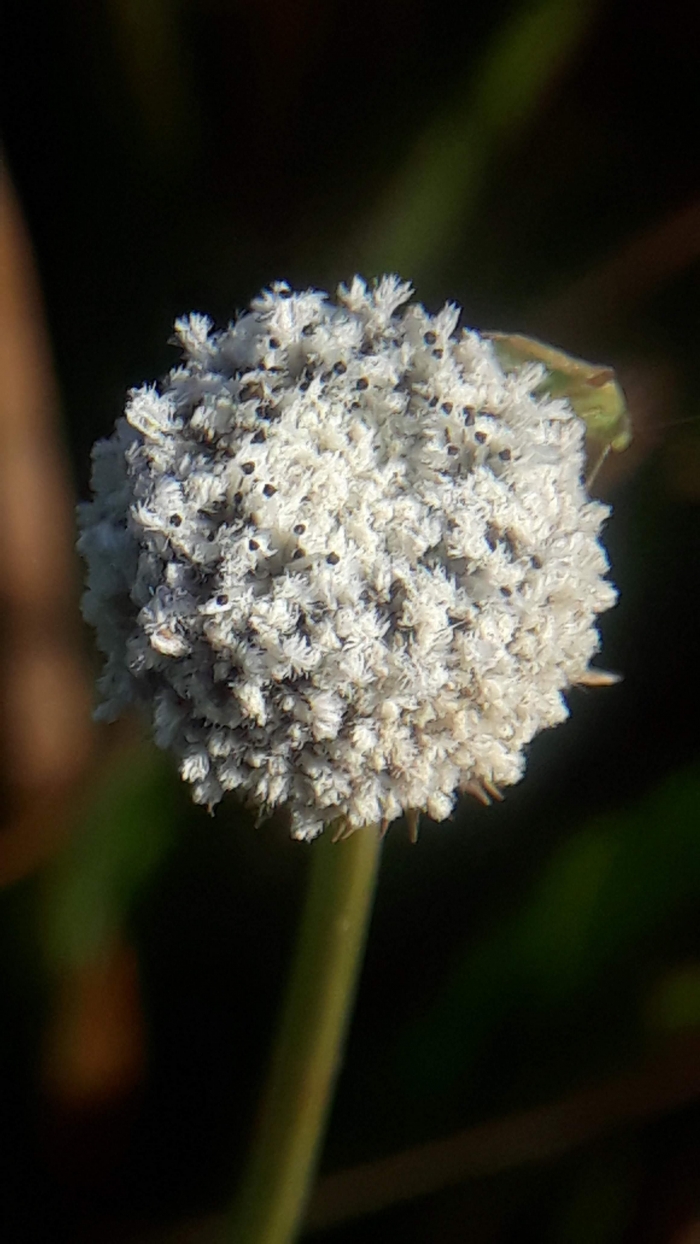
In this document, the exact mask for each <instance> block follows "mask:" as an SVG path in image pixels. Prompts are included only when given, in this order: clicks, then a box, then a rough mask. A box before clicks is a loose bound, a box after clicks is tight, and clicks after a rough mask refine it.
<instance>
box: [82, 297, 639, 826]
mask: <svg viewBox="0 0 700 1244" xmlns="http://www.w3.org/2000/svg"><path fill="white" fill-rule="evenodd" d="M411 293H412V290H411V287H410V285H409V284H407V283H406V282H402V281H400V280H399V279H398V278H397V277H395V276H387V277H384V278H383V279H382V280H381V281H380V282H379V283H378V284H377V285H376V287H375V288H370V287H368V286H367V284H366V283H365V282H364V281H363V280H362V279H361V278H359V277H355V278H354V280H353V281H352V282H351V283H350V284H349V286H348V287H345V286H341V287H340V288H339V290H338V300H337V303H333V302H332V301H331V300H330V299H329V298H328V296H327V295H326V294H324V293H323V292H320V291H316V290H306V291H303V292H295V291H293V290H291V289H290V287H289V286H288V285H287V284H286V283H285V282H276V283H274V284H273V285H272V286H271V288H270V289H268V290H265V291H263V293H262V294H261V295H260V296H259V297H258V298H256V299H255V300H254V301H253V302H252V304H251V308H250V310H249V311H248V312H246V313H245V314H243V315H241V316H239V318H238V319H237V320H236V321H235V322H234V323H232V324H231V325H229V327H228V328H227V329H225V330H223V331H216V330H215V329H214V327H213V325H212V323H211V321H210V320H209V319H207V317H206V316H202V315H189V316H184V317H183V318H182V319H180V320H178V321H177V324H176V326H175V327H176V334H177V339H178V340H179V342H180V344H181V346H182V349H183V354H184V358H183V362H182V363H181V364H180V365H178V366H177V367H176V368H174V369H173V371H172V372H171V373H170V375H169V377H168V378H167V379H166V380H165V382H164V383H163V385H161V386H160V387H158V388H156V387H154V386H146V387H143V388H141V389H137V390H134V392H133V393H132V394H131V395H130V398H129V402H128V405H127V409H126V419H121V420H120V421H119V423H118V425H117V428H116V430H115V433H114V435H113V436H112V437H111V438H110V439H109V440H107V441H101V442H99V443H98V444H97V445H96V447H95V450H94V456H93V479H92V484H93V494H94V498H93V500H92V502H90V503H89V504H87V505H84V506H81V507H80V513H79V520H80V527H81V536H80V542H79V547H80V550H81V552H82V553H83V555H84V556H85V558H86V560H87V563H88V568H89V577H88V589H87V592H86V595H85V598H84V606H83V607H84V612H85V616H86V617H87V618H88V620H89V621H90V622H91V623H92V624H93V625H94V626H95V627H96V629H97V634H98V642H99V644H100V646H101V648H102V650H103V651H104V652H105V654H106V657H107V661H106V665H105V670H104V673H103V675H102V678H101V680H100V689H101V692H102V695H103V703H102V706H101V708H100V709H99V710H98V711H99V714H100V716H102V717H105V718H107V719H113V718H114V717H115V716H117V715H118V713H119V712H120V711H121V710H122V709H123V708H124V707H125V706H127V705H128V704H129V703H131V702H134V701H137V702H142V703H143V702H146V703H148V704H150V708H151V712H152V716H153V725H154V733H155V738H156V741H157V743H158V744H159V746H162V747H169V748H172V749H173V750H174V751H175V752H176V753H177V755H178V757H179V760H180V771H181V773H182V776H183V778H184V779H185V780H186V781H188V782H190V783H192V786H193V795H194V798H195V799H196V800H197V801H198V802H201V803H205V804H208V805H210V806H211V805H213V804H215V803H216V802H217V801H218V800H219V799H220V798H221V797H222V794H223V793H224V792H225V791H228V790H238V791H240V792H241V793H242V794H243V795H244V796H246V797H247V798H248V799H250V801H251V802H252V803H254V804H255V805H257V806H258V808H260V809H261V811H267V810H269V809H271V808H272V807H273V806H275V805H276V804H280V803H286V804H288V806H289V808H290V811H291V816H292V832H293V833H294V835H295V836H296V837H299V838H312V837H314V836H315V835H316V834H317V833H319V832H320V830H321V829H322V828H323V825H324V824H325V823H328V822H331V821H335V820H337V818H338V817H345V818H346V821H347V824H349V825H350V826H359V825H362V824H364V823H366V822H369V821H390V820H392V819H394V818H395V817H397V816H400V815H401V813H402V811H406V810H408V809H414V808H425V809H426V810H427V812H428V813H429V814H430V816H432V817H433V818H434V819H436V820H443V819H444V818H445V817H447V816H449V815H450V813H451V811H452V809H453V806H454V802H455V798H456V794H457V791H458V790H459V789H460V788H465V787H466V788H467V789H468V788H469V784H470V783H472V784H474V783H477V784H478V783H479V782H480V781H483V782H486V783H487V784H491V783H493V784H496V785H499V784H500V785H504V786H505V785H508V784H510V783H513V782H517V781H518V780H519V778H520V777H521V776H522V772H523V768H524V763H525V760H524V749H525V748H526V747H527V744H528V743H529V742H530V740H531V739H532V738H533V737H534V735H536V734H537V733H538V732H539V731H540V730H542V729H544V728H546V727H548V726H552V725H555V724H556V723H557V722H560V721H562V720H563V719H564V718H565V717H566V715H567V711H568V710H567V706H566V702H565V699H564V693H565V692H566V690H567V688H568V687H569V686H570V685H571V684H572V683H573V682H576V681H577V680H579V679H580V678H581V677H582V676H583V675H584V674H585V671H586V669H587V667H588V663H589V661H590V659H591V657H592V656H593V655H594V654H595V652H596V650H597V647H598V635H597V632H596V629H595V620H596V615H597V614H598V613H600V612H602V611H603V610H605V609H608V608H610V607H611V606H612V605H613V604H614V602H615V599H616V593H615V589H614V588H613V586H612V585H611V584H610V583H609V582H608V581H607V579H606V578H605V575H606V571H607V560H606V556H605V552H604V550H603V548H602V547H601V545H600V544H599V542H598V536H599V533H600V529H601V525H602V523H603V521H604V519H605V517H606V514H607V510H606V507H605V506H602V505H600V504H598V503H597V502H592V501H590V499H589V498H588V496H587V495H586V491H585V488H584V485H583V483H582V480H581V474H582V470H583V468H584V457H583V439H584V438H583V433H584V429H583V425H582V424H581V422H580V420H578V419H577V418H576V417H575V415H574V414H573V412H572V410H571V409H570V407H569V406H568V405H567V404H566V402H563V401H551V400H545V399H542V398H539V397H538V396H537V395H536V389H537V386H538V384H539V383H540V382H541V379H542V371H541V368H539V367H537V366H535V367H524V368H522V369H521V370H520V371H519V372H518V373H515V374H508V375H506V374H504V373H503V372H502V371H501V368H500V366H499V364H498V360H497V358H496V355H495V353H494V350H493V347H492V344H491V343H490V342H489V341H487V340H485V339H482V338H481V337H480V336H479V334H478V333H476V332H474V331H473V330H462V331H458V330H457V321H458V318H459V308H458V307H456V306H454V305H453V304H448V305H446V306H445V307H444V308H443V309H442V310H441V311H440V312H438V314H437V315H430V314H429V313H428V312H427V311H426V310H425V309H424V308H423V307H421V306H418V305H415V304H414V305H410V306H408V307H407V308H405V309H402V308H404V304H405V303H406V302H407V301H408V299H409V298H410V296H411Z"/></svg>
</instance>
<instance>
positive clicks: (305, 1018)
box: [224, 825, 380, 1244]
mask: <svg viewBox="0 0 700 1244" xmlns="http://www.w3.org/2000/svg"><path fill="white" fill-rule="evenodd" d="M310 853H311V861H310V869H311V871H310V877H309V881H308V889H307V894H306V898H305V902H304V909H303V913H302V918H301V926H300V930H299V934H298V939H297V945H296V951H295V955H294V961H293V964H292V968H291V974H290V977H289V981H288V985H287V993H286V997H285V1001H284V1004H283V1009H282V1013H281V1017H280V1023H279V1027H278V1031H277V1036H276V1040H275V1045H274V1049H273V1055H272V1063H271V1066H270V1071H269V1073H268V1080H267V1086H266V1089H265V1093H264V1096H263V1101H262V1107H261V1111H260V1116H259V1119H258V1124H257V1128H256V1132H255V1135H254V1137H253V1143H252V1149H251V1155H250V1158H249V1161H248V1166H247V1169H246V1170H245V1171H244V1175H243V1180H242V1183H241V1189H240V1193H239V1196H238V1199H237V1202H236V1204H235V1205H234V1208H233V1211H232V1213H231V1215H230V1216H229V1218H228V1221H227V1231H226V1232H225V1234H224V1238H225V1239H226V1240H227V1241H230V1242H231V1244H290V1241H292V1240H294V1239H295V1238H296V1236H297V1233H298V1231H299V1229H300V1227H301V1224H302V1220H303V1215H304V1211H305V1208H306V1203H307V1199H308V1195H309V1192H310V1189H311V1183H312V1180H313V1177H314V1174H315V1170H316V1162H317V1158H318V1154H319V1149H320V1143H321V1140H322V1139H323V1134H324V1130H325V1123H326V1119H327V1116H328V1111H329V1106H330V1102H331V1097H332V1092H333V1088H334V1085H335V1080H336V1077H337V1074H338V1070H339V1066H340V1062H341V1058H342V1053H343V1046H344V1041H345V1035H346V1033H347V1029H348V1024H349V1020H350V1015H351V1012H352V1005H353V1001H354V997H355V988H356V984H357V979H358V975H359V968H360V965H361V962H362V952H363V950H364V945H365V939H366V934H367V928H368V925H369V919H370V914H371V910H372V900H373V896H374V890H375V883H376V877H377V865H378V862H379V853H380V835H379V830H378V828H377V826H376V825H368V826H366V827H365V828H364V829H361V830H358V831H357V832H355V833H354V834H352V835H351V837H349V838H347V839H345V840H343V841H340V842H333V841H332V839H331V835H330V833H329V832H328V831H326V832H325V833H324V834H323V835H322V837H321V838H319V839H318V841H316V842H314V843H313V844H312V845H311V847H310Z"/></svg>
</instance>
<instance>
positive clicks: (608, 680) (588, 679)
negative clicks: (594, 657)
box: [576, 669, 622, 687]
mask: <svg viewBox="0 0 700 1244" xmlns="http://www.w3.org/2000/svg"><path fill="white" fill-rule="evenodd" d="M618 682H622V674H613V673H611V672H610V670H595V669H590V670H586V672H585V674H582V675H581V677H580V678H577V679H576V685H577V686H579V687H614V686H615V685H616V683H618Z"/></svg>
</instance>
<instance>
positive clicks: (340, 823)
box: [331, 816, 352, 842]
mask: <svg viewBox="0 0 700 1244" xmlns="http://www.w3.org/2000/svg"><path fill="white" fill-rule="evenodd" d="M333 825H334V826H335V832H334V834H333V837H332V839H331V841H332V842H342V841H343V839H344V838H349V837H350V834H349V833H348V829H349V828H350V827H349V824H348V819H347V817H346V816H339V817H338V819H337V821H333ZM350 833H352V830H350Z"/></svg>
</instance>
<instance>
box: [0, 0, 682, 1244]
mask: <svg viewBox="0 0 700 1244" xmlns="http://www.w3.org/2000/svg"><path fill="white" fill-rule="evenodd" d="M1 56H2V65H1V72H0V101H1V102H0V137H1V140H2V144H3V168H2V189H1V195H2V201H1V211H0V519H1V530H2V542H1V543H0V572H1V573H0V596H1V599H0V625H1V627H2V640H3V642H2V647H1V648H0V679H1V683H0V686H1V690H2V697H3V713H2V727H1V730H2V736H1V742H2V791H3V801H2V806H3V819H4V829H3V831H2V836H0V881H1V882H2V883H3V886H2V889H1V890H0V1008H1V1012H0V1207H1V1208H0V1215H2V1217H3V1219H4V1221H5V1224H6V1225H5V1227H4V1229H3V1238H5V1239H7V1240H12V1241H19V1242H22V1241H25V1240H26V1241H34V1240H37V1241H42V1244H43V1242H45V1241H47V1240H54V1239H55V1240H59V1239H70V1240H71V1241H77V1242H78V1244H80V1242H82V1241H85V1242H86V1244H87V1242H89V1244H94V1242H95V1241H108V1242H112V1241H113V1242H114V1244H122V1242H124V1244H127V1242H128V1244H146V1242H149V1244H150V1242H151V1241H156V1240H158V1241H163V1242H164V1241H166V1240H168V1241H175V1240H179V1241H182V1242H184V1241H188V1244H189V1242H190V1241H200V1240H204V1239H205V1238H206V1239H210V1238H212V1234H211V1233H212V1231H214V1232H215V1231H216V1223H217V1217H216V1215H217V1213H219V1212H221V1210H222V1208H223V1206H224V1205H225V1204H226V1203H227V1201H228V1199H229V1197H230V1194H231V1190H232V1188H233V1187H234V1185H235V1181H236V1177H237V1174H238V1171H239V1169H240V1164H241V1159H242V1155H243V1153H244V1152H245V1146H246V1143H247V1138H248V1135H249V1129H250V1126H251V1120H252V1117H253V1111H254V1103H255V1100H256V1094H257V1091H258V1089H259V1085H260V1080H261V1076H262V1073H263V1070H264V1065H265V1059H266V1055H267V1051H268V1047H269V1040H270V1034H271V1031H272V1025H273V1023H274V1016H275V1012H276V1004H277V1000H278V997H279V991H280V987H281V983H282V981H283V978H284V972H285V968H286V965H287V962H288V958H289V953H290V948H291V945H292V940H293V936H294V928H295V922H296V917H297V913H298V908H299V903H300V899H301V895H302V893H303V885H304V878H305V873H306V869H307V865H308V852H309V848H308V847H306V846H304V845H303V844H295V843H292V842H291V841H289V840H288V839H287V837H286V831H285V827H284V825H283V823H282V822H280V823H277V822H274V821H273V822H272V823H270V824H268V825H265V826H263V827H260V828H259V829H255V828H254V826H253V825H252V823H251V822H250V820H249V819H247V817H246V816H245V815H244V814H243V813H242V812H241V811H240V810H239V809H238V808H237V807H236V805H235V804H234V803H229V804H228V805H224V806H222V807H221V808H220V809H219V810H217V813H216V816H215V817H214V818H209V817H208V816H207V815H206V813H204V812H203V811H202V810H201V809H194V808H193V807H192V806H191V805H190V804H189V801H188V798H187V795H186V792H184V791H183V790H182V789H181V788H180V786H179V783H178V780H177V777H176V775H175V774H174V772H173V769H172V767H171V765H170V763H169V762H168V759H167V758H164V757H162V756H161V755H159V754H157V753H155V752H154V751H153V749H152V748H151V746H150V744H149V743H148V740H147V738H146V737H145V735H144V733H143V731H142V727H141V726H140V725H139V723H138V722H134V721H130V722H125V723H122V724H120V725H118V726H114V727H110V728H109V729H105V730H99V731H98V730H96V729H95V728H94V727H93V726H92V725H91V723H90V717H89V711H90V701H91V696H92V692H91V685H92V680H93V677H94V673H95V671H96V669H97V668H98V665H99V662H98V660H97V657H96V654H95V652H94V650H93V648H92V646H91V636H90V635H89V634H88V633H87V632H86V631H85V630H83V629H82V627H81V623H80V619H79V614H78V605H77V601H78V597H79V591H80V576H81V570H80V567H79V566H78V565H77V563H76V561H75V558H74V555H73V552H72V546H73V539H74V536H73V507H74V504H75V501H76V499H77V498H79V497H85V496H86V493H87V481H88V475H89V452H90V447H91V444H92V442H93V441H94V440H95V438H97V437H98V436H103V435H106V434H107V433H108V432H109V430H110V428H111V426H112V424H113V421H114V419H115V418H116V417H117V415H118V414H119V413H120V411H121V409H122V405H123V401H124V394H125V391H126V390H127V389H128V387H129V386H130V385H133V384H136V383H140V382H142V381H143V380H146V379H155V378H157V377H158V376H159V375H160V374H162V373H163V372H164V371H165V370H167V368H168V367H169V366H171V365H172V363H173V360H174V357H175V355H174V351H173V349H172V346H170V345H168V338H169V337H170V335H171V331H172V328H171V326H172V322H173V319H174V318H175V317H176V316H177V315H179V314H181V313H182V312H185V311H189V310H201V311H206V312H208V313H209V314H211V315H212V316H213V317H214V318H215V319H216V320H217V321H218V322H220V323H225V322H226V320H227V318H228V317H230V316H231V315H232V314H233V313H234V312H235V311H236V310H237V309H239V308H242V307H243V306H245V304H246V303H247V302H248V300H249V299H250V298H251V297H252V296H253V295H254V294H255V293H256V292H257V291H258V290H259V289H260V288H261V287H262V286H263V285H265V284H267V283H269V282H270V281H271V280H273V279H275V278H280V277H284V278H286V279H288V280H290V281H291V282H292V283H294V284H297V285H299V284H300V285H302V286H304V285H307V284H313V285H315V286H318V287H321V288H332V287H333V286H334V285H335V284H336V283H337V282H338V281H339V280H344V279H347V278H348V277H350V276H352V274H353V273H354V272H356V271H360V272H362V273H364V274H365V275H367V276H371V275H374V274H380V273H382V272H384V271H387V270H389V271H394V270H397V271H399V272H400V273H401V274H402V276H404V277H408V278H411V279H412V280H413V281H414V283H415V285H416V288H417V292H418V295H419V296H420V298H421V299H422V300H423V301H424V302H425V303H426V304H427V305H428V306H429V307H430V308H431V309H437V308H438V306H439V305H441V303H442V302H444V301H445V300H446V299H448V298H449V299H452V300H456V301H458V302H460V303H461V305H462V306H463V307H464V322H465V323H468V324H471V325H474V326H476V327H484V328H500V329H508V330H514V331H515V330H518V331H525V332H529V333H531V334H537V335H540V336H542V337H545V338H547V339H550V340H552V341H554V342H556V344H557V345H559V346H560V347H563V348H565V349H567V350H569V351H570V352H573V353H577V354H581V355H583V356H584V357H588V358H592V359H595V360H596V361H597V360H601V361H604V362H610V363H612V364H614V365H615V366H616V367H617V368H618V370H619V375H620V377H621V380H622V382H623V384H624V386H625V388H626V390H627V393H628V396H629V400H630V406H631V410H632V417H633V421H634V426H635V441H634V445H633V447H632V448H631V449H630V450H629V451H628V452H627V453H626V454H624V455H620V456H619V457H617V458H616V459H610V460H609V461H608V463H607V464H606V466H605V468H604V470H603V471H601V473H600V475H599V477H598V479H597V481H596V485H595V490H596V493H597V495H599V496H601V497H602V498H603V499H605V500H606V501H609V502H610V503H611V504H612V505H613V507H614V516H613V518H612V519H611V520H610V523H609V526H608V529H607V535H606V543H607V546H608V549H609V552H610V557H611V562H612V567H613V570H612V573H613V576H614V579H615V581H616V583H617V584H618V585H619V587H620V591H621V597H620V603H619V605H618V607H617V608H616V609H615V610H614V611H613V612H611V613H610V614H609V615H607V616H605V617H604V618H603V619H602V635H603V649H604V658H603V661H602V663H603V664H604V665H605V666H606V667H608V668H610V669H614V670H619V671H622V672H623V673H624V681H623V683H622V684H621V685H620V686H619V687H616V688H612V689H608V690H602V691H598V692H592V691H589V692H585V691H579V692H576V693H574V694H572V696H571V709H572V715H571V719H570V721H569V722H568V724H566V725H565V726H563V727H560V728H559V729H558V730H556V731H554V732H552V733H551V734H549V735H545V736H542V737H540V738H539V739H538V740H537V741H536V742H535V743H534V745H533V746H532V748H531V755H530V765H529V770H528V774H527V777H526V779H525V780H524V781H523V783H522V784H521V785H520V786H519V787H517V788H515V789H513V790H512V791H510V792H509V793H508V797H507V799H506V801H505V803H504V804H503V805H501V806H498V807H493V808H490V809H483V808H480V807H479V806H477V805H476V804H475V803H467V802H465V803H464V804H463V805H460V807H459V809H458V811H457V813H456V815H455V817H454V820H453V821H450V822H446V823H444V824H442V825H439V826H438V825H433V824H431V823H430V822H426V823H425V825H424V828H423V830H422V833H421V839H420V842H419V844H418V845H417V846H415V847H414V846H411V845H410V844H409V842H408V838H407V834H406V833H405V831H404V829H403V828H402V827H401V825H400V824H397V825H395V826H394V827H393V829H392V831H391V834H390V835H389V838H388V840H387V843H386V848H385V852H384V858H383V863H382V870H381V878H380V885H379V893H378V899H377V907H376V914H375V917H374V922H373V927H372V931H371V937H370V943H369V949H368V954H367V961H366V967H365V971H364V975H363V978H362V985H361V990H360V996H359V999H358V1005H357V1012H356V1017H355V1021H354V1025H353V1029H352V1034H351V1039H350V1043H349V1048H348V1051H347V1058H346V1062H345V1066H344V1069H343V1072H342V1077H341V1081H340V1084H339V1089H338V1094H337V1099H336V1103H335V1106H334V1109H333V1115H332V1119H331V1124H330V1130H329V1134H328V1137H327V1142H326V1145H325V1148H324V1153H323V1162H322V1173H321V1182H320V1184H319V1187H318V1189H317V1192H316V1195H315V1198H314V1201H313V1203H312V1205H311V1208H310V1211H309V1229H310V1230H311V1229H313V1230H314V1231H315V1232H316V1235H315V1236H314V1237H313V1238H315V1239H318V1240H319V1244H355V1241H359V1240H362V1241H363V1244H374V1241H377V1242H378V1241H382V1244H384V1242H385V1241H391V1240H394V1239H397V1240H399V1239H400V1240H401V1241H402V1244H424V1242H428V1241H430V1242H431V1244H432V1242H433V1241H440V1242H441V1244H452V1242H453V1241H455V1242H456V1241H463V1240H469V1241H470V1244H510V1242H511V1241H512V1242H513V1244H516V1242H522V1241H525V1242H528V1241H532V1242H533V1244H534V1242H535V1241H537V1244H540V1242H542V1241H545V1242H547V1244H579V1242H580V1244H613V1242H614V1244H618V1242H620V1244H631V1242H632V1241H634V1242H635V1244H657V1242H658V1244H667V1242H668V1244H697V1241H700V754H699V753H700V746H699V745H700V731H699V728H698V698H699V697H698V692H699V691H700V660H699V659H698V622H699V616H698V611H699V605H700V587H699V579H700V576H699V573H698V571H699V568H700V422H698V423H696V422H695V420H697V419H698V418H699V417H700V398H699V396H698V368H699V365H700V355H699V352H698V340H699V337H700V280H699V278H698V258H699V257H700V159H699V157H700V152H699V150H698V140H697V122H698V114H699V112H700V110H699V108H698V95H699V93H700V85H699V84H700V10H698V7H697V6H696V5H694V4H692V3H690V0H688V2H684V0H667V3H666V4H665V5H648V6H644V5H640V4H639V3H637V2H636V0H599V2H598V3H595V2H594V0H509V2H506V0H493V2H492V3H490V4H476V3H473V2H471V0H463V3H461V4H452V5H451V4H449V3H443V4H440V5H438V4H435V3H431V2H430V0H383V2H382V3H380V4H377V3H376V2H374V0H94V2H93V3H90V4H85V3H79V0H52V2H51V3H45V2H42V0H6V5H5V12H4V18H3V35H2V51H1ZM436 1142H445V1144H444V1145H443V1144H442V1143H441V1144H439V1145H437V1147H436ZM387 1159H391V1161H387ZM359 1166H361V1168H360V1169H356V1168H358V1167H359ZM310 1238H311V1237H310Z"/></svg>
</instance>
